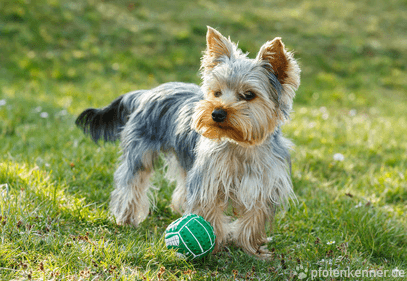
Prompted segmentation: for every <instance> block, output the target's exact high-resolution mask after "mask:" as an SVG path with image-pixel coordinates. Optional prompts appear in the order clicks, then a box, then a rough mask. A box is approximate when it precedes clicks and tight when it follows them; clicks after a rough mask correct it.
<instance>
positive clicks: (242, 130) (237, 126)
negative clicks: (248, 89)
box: [192, 100, 255, 146]
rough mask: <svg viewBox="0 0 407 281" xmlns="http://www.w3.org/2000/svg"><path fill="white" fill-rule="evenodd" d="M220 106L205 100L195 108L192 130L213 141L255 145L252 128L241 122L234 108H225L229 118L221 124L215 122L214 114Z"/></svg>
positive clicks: (223, 108)
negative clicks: (251, 132)
mask: <svg viewBox="0 0 407 281" xmlns="http://www.w3.org/2000/svg"><path fill="white" fill-rule="evenodd" d="M215 108H219V105H217V104H214V103H213V102H211V101H207V100H203V101H201V102H199V103H198V104H197V106H196V108H195V113H194V115H193V120H192V128H193V129H194V130H195V131H197V132H198V133H199V134H201V135H202V136H204V137H206V138H208V139H211V140H217V141H220V140H228V141H232V142H235V143H238V144H242V145H245V146H248V145H253V144H254V143H255V141H254V140H253V139H252V138H251V134H250V128H248V127H250V126H249V125H248V124H247V122H246V123H244V122H243V121H242V120H239V117H238V116H236V115H237V110H236V109H235V108H232V107H228V106H223V107H222V110H224V111H225V112H226V113H227V114H226V115H227V117H226V118H225V119H224V120H223V121H221V122H219V121H214V120H213V118H212V112H213V110H214V109H215Z"/></svg>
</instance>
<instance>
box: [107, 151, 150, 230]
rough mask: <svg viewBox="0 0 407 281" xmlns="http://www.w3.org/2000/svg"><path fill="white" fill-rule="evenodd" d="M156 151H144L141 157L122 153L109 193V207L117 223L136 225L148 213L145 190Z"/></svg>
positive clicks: (147, 186)
mask: <svg viewBox="0 0 407 281" xmlns="http://www.w3.org/2000/svg"><path fill="white" fill-rule="evenodd" d="M156 154H157V153H153V152H151V151H146V152H144V154H143V155H142V156H141V157H137V156H139V155H134V154H133V153H124V154H123V156H122V163H121V164H120V166H119V168H118V169H117V170H116V172H115V175H114V178H115V189H114V190H113V192H112V194H111V201H110V209H111V211H112V213H113V215H114V216H115V217H116V222H117V223H118V224H131V225H134V226H138V224H139V223H140V222H142V221H143V220H144V219H145V218H146V217H147V215H148V213H149V207H150V202H149V199H148V196H147V191H148V188H149V183H150V181H149V180H150V176H151V172H152V166H153V161H154V159H155V158H156V157H157V155H156Z"/></svg>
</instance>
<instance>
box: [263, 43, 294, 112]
mask: <svg viewBox="0 0 407 281" xmlns="http://www.w3.org/2000/svg"><path fill="white" fill-rule="evenodd" d="M256 59H257V60H258V61H261V62H266V64H265V65H264V67H265V68H266V69H267V70H268V71H270V72H272V73H273V74H274V75H275V76H276V77H277V80H278V81H279V82H280V84H281V86H282V87H283V95H282V97H281V98H282V102H283V103H284V105H285V106H286V107H288V108H287V110H291V105H292V100H293V98H294V96H295V91H296V90H297V89H298V87H299V86H300V72H301V71H300V67H299V66H298V64H297V62H296V60H295V59H294V56H293V54H292V53H290V52H287V51H286V49H285V47H284V44H283V42H282V41H281V38H280V37H276V38H274V39H273V40H272V41H268V42H267V43H265V44H264V45H263V46H262V47H261V48H260V51H259V53H258V54H257V58H256ZM270 67H271V69H270Z"/></svg>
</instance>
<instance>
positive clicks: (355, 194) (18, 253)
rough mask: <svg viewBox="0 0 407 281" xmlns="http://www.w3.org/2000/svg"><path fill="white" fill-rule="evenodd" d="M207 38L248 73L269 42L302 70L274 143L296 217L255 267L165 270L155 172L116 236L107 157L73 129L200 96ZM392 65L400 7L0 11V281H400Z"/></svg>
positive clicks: (398, 138)
mask: <svg viewBox="0 0 407 281" xmlns="http://www.w3.org/2000/svg"><path fill="white" fill-rule="evenodd" d="M207 25H210V26H213V27H215V28H218V29H219V30H220V31H221V32H222V33H223V34H225V35H230V36H231V39H232V40H233V41H239V42H240V43H239V46H240V47H241V48H242V49H243V50H244V51H248V52H250V53H251V56H252V57H253V56H255V54H256V53H257V51H258V49H259V48H260V46H261V45H262V44H263V43H264V42H265V41H267V40H271V39H273V38H274V37H276V36H280V37H282V40H283V42H284V43H285V44H286V46H287V48H288V49H289V50H294V52H295V56H296V58H298V60H299V63H300V66H301V68H302V80H301V81H302V83H301V86H300V88H299V90H298V92H297V97H296V99H295V102H294V112H293V114H292V120H291V122H290V123H289V124H288V125H286V126H285V127H284V128H283V131H284V134H285V135H286V136H287V137H288V138H290V139H292V140H293V142H294V143H295V144H296V147H295V150H294V151H293V152H292V161H293V182H294V188H295V191H296V194H297V196H298V203H297V204H292V205H291V207H290V208H289V209H287V210H286V211H285V212H279V213H278V215H277V219H276V221H275V223H274V225H273V226H272V227H273V230H272V231H271V230H270V232H269V235H270V236H273V241H272V242H271V243H270V244H269V245H268V246H269V249H270V250H271V251H272V252H273V259H272V260H271V261H266V262H265V261H259V260H256V259H254V258H253V257H250V256H247V255H246V254H244V253H243V252H242V251H241V250H240V249H238V248H235V247H234V246H233V245H231V246H229V247H228V248H227V249H226V250H225V251H223V252H220V253H218V254H217V255H216V256H211V257H209V258H208V259H206V260H203V261H197V262H187V261H183V260H179V259H177V258H176V256H175V254H174V253H173V252H170V251H168V250H166V248H165V245H164V241H163V232H164V230H165V227H166V226H167V225H168V224H169V223H170V222H171V221H173V220H175V219H176V218H177V217H178V216H177V215H176V214H174V213H172V212H171V210H170V208H169V203H170V199H171V191H172V189H173V188H174V185H173V184H169V183H168V182H166V181H165V180H164V178H163V175H162V173H161V172H157V173H156V174H155V176H154V178H153V184H154V186H155V187H157V188H159V189H160V191H158V190H155V191H153V194H152V198H153V201H155V207H154V208H153V210H152V212H151V215H150V216H149V218H148V219H147V220H146V221H145V222H144V223H142V225H141V226H140V227H139V228H138V229H134V228H132V227H127V226H117V225H116V224H115V223H114V219H113V218H112V216H111V215H110V213H109V210H108V200H109V194H110V192H111V190H112V188H113V187H112V178H113V172H114V170H115V167H116V165H117V159H118V155H119V149H118V143H116V144H111V143H110V144H100V145H95V144H94V143H92V141H91V140H90V139H89V138H88V137H85V136H84V135H83V133H82V132H81V131H80V130H79V129H78V128H76V127H75V125H74V121H75V117H76V116H77V115H78V114H79V113H80V112H81V111H82V110H84V109H85V108H87V107H101V106H105V105H107V104H108V103H110V102H111V101H112V100H113V99H114V98H115V97H117V96H119V95H121V94H123V93H125V92H127V91H130V90H135V89H143V88H151V87H154V86H157V85H158V84H160V83H164V82H169V81H184V82H194V83H200V80H199V75H198V70H199V63H200V56H201V52H202V51H203V50H204V48H205V34H206V26H207ZM406 62H407V2H405V1H403V0H389V1H378V0H375V1H369V0H359V1H350V0H344V1H328V0H325V1H312V0H306V1H297V0H289V1H286V0H277V1H260V0H259V1H258V0H254V1H238V0H236V1H222V2H218V1H204V0H199V1H187V0H181V1H164V0H161V1H158V0H157V1H153V0H140V1H128V0H126V1H124V0H118V1H109V0H104V1H102V0H100V1H98V0H61V1H58V0H35V1H33V0H31V1H29V0H16V1H6V0H0V143H1V146H0V216H1V217H0V239H1V243H0V280H11V279H14V280H25V279H31V278H32V279H41V280H49V279H55V280H57V279H59V280H67V279H71V280H79V279H82V280H88V279H89V280H95V279H100V280H135V279H136V280H138V279H147V280H160V279H161V280H207V279H212V280H225V279H230V280H233V279H234V278H236V279H239V280H245V279H249V280H250V279H251V280H299V279H298V276H299V275H298V274H300V273H306V274H307V277H308V278H309V279H310V277H311V271H312V270H318V269H328V270H329V269H330V268H332V270H333V269H347V268H348V267H349V270H353V271H355V270H367V269H371V270H376V271H378V270H383V271H385V270H388V271H389V272H392V271H393V270H395V269H398V270H404V272H405V276H407V219H406V213H407V204H406V202H407V172H406V170H407V139H406V130H407V115H406V112H407V63H406ZM337 153H340V154H341V155H342V156H343V161H337V160H335V159H337V158H336V157H337V156H336V157H335V158H334V155H335V154H337ZM160 167H161V166H158V168H159V169H158V170H160ZM161 170H162V169H161ZM295 273H297V275H294V274H295ZM388 274H389V273H388ZM344 279H346V280H361V278H357V277H351V278H344ZM392 279H394V280H403V278H387V279H386V280H392ZM314 280H327V278H324V277H320V278H315V279H314ZM333 280H340V279H333ZM367 280H369V278H368V279H367ZM383 280H385V279H383Z"/></svg>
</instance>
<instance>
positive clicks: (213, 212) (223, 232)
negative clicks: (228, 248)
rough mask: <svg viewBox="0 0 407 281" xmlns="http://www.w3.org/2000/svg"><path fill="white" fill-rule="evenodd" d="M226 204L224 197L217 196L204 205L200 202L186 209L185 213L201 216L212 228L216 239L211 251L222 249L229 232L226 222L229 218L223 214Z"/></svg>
mask: <svg viewBox="0 0 407 281" xmlns="http://www.w3.org/2000/svg"><path fill="white" fill-rule="evenodd" d="M226 206H227V202H226V201H225V200H224V197H223V198H222V196H219V197H217V198H216V200H214V201H212V202H210V203H208V204H205V205H204V206H203V205H202V204H197V205H196V206H193V207H192V208H188V210H187V213H193V214H196V215H199V216H201V217H203V218H204V219H205V220H207V221H208V222H209V223H210V224H211V225H212V227H213V228H214V231H215V235H216V241H215V248H214V250H213V253H216V252H218V251H219V250H220V249H222V246H223V245H224V244H225V242H226V238H227V235H228V232H229V230H228V223H229V221H230V218H229V217H228V216H226V215H225V214H224V210H225V208H226Z"/></svg>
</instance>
